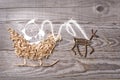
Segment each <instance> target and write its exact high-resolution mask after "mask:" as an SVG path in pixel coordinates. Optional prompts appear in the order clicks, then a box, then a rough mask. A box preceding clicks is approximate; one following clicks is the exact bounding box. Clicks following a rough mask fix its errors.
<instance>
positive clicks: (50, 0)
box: [0, 0, 120, 8]
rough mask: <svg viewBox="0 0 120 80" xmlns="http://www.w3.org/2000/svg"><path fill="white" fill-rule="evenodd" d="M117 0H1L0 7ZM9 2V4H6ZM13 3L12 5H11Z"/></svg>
mask: <svg viewBox="0 0 120 80" xmlns="http://www.w3.org/2000/svg"><path fill="white" fill-rule="evenodd" d="M119 2H120V1H119V0H114V1H113V0H106V1H104V0H85V1H84V0H75V1H74V0H65V1H64V0H44V1H43V0H34V1H33V0H1V1H0V7H1V8H16V7H49V8H50V7H77V6H81V7H89V6H92V5H95V3H96V4H98V3H101V4H102V3H109V4H112V5H116V4H118V3H119ZM8 4H9V5H8ZM13 4H14V5H13Z"/></svg>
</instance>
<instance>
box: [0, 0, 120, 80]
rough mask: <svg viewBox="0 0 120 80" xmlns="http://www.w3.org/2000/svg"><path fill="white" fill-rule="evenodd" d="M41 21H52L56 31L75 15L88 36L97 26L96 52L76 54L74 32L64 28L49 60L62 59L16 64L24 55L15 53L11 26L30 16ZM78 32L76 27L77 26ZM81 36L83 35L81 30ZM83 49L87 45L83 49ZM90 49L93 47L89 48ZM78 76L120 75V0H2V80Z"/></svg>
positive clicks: (71, 79) (67, 79)
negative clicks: (36, 64) (46, 64)
mask: <svg viewBox="0 0 120 80" xmlns="http://www.w3.org/2000/svg"><path fill="white" fill-rule="evenodd" d="M33 18H37V19H39V20H38V21H37V23H38V24H41V22H42V21H43V20H45V19H49V20H51V21H53V23H54V27H55V31H56V32H57V29H58V28H59V26H60V24H62V23H63V22H64V21H67V20H69V19H71V18H72V19H75V20H77V21H78V22H79V24H81V26H82V28H83V29H84V30H85V32H86V34H87V36H88V37H90V30H91V29H92V28H93V29H97V30H98V33H97V34H98V35H99V36H100V38H98V39H94V40H93V42H92V46H93V47H94V48H95V52H94V53H93V54H92V55H89V54H88V57H87V58H81V57H80V56H79V55H76V56H75V55H74V53H73V52H72V51H71V50H70V49H71V48H72V46H73V44H74V42H73V40H72V36H70V35H69V34H68V33H67V32H66V31H65V30H63V32H62V35H63V41H62V42H61V43H60V45H59V46H57V48H56V49H55V51H54V54H53V55H52V56H51V57H50V60H47V61H49V62H51V61H53V60H55V59H60V62H59V63H58V64H56V65H55V66H53V67H49V68H46V67H37V68H33V67H17V66H15V64H16V63H21V59H19V58H17V57H16V56H15V54H14V50H13V47H12V42H11V40H10V39H9V34H8V32H7V28H8V27H13V28H15V29H18V30H19V29H21V27H23V26H24V24H25V23H26V22H27V21H29V20H30V19H33ZM76 32H78V31H77V29H76ZM77 35H78V37H81V36H82V35H81V34H80V33H79V32H78V33H77ZM81 50H82V52H84V48H82V49H81ZM89 50H90V49H89ZM49 77H51V79H52V80H56V79H61V80H64V79H65V80H79V79H80V78H81V79H102V80H103V79H119V78H120V0H0V80H4V79H5V80H16V79H17V80H23V79H24V80H33V79H34V80H35V79H36V80H39V79H50V78H49Z"/></svg>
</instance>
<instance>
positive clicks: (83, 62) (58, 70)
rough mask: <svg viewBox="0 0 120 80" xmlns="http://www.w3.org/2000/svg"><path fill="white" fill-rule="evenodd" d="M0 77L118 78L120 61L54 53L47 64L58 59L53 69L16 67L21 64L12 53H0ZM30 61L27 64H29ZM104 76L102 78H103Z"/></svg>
mask: <svg viewBox="0 0 120 80" xmlns="http://www.w3.org/2000/svg"><path fill="white" fill-rule="evenodd" d="M0 53H1V54H0V71H1V73H0V77H9V78H10V77H11V78H12V77H18V78H19V77H22V78H27V77H28V78H30V77H36V78H37V77H43V78H45V77H46V78H47V77H56V78H57V77H58V78H63V79H64V78H65V77H66V78H75V79H79V78H81V79H82V78H83V79H92V78H94V79H97V78H102V79H106V78H116V79H117V78H120V75H119V74H120V69H119V67H120V64H119V61H120V59H108V58H104V59H101V58H100V59H91V58H80V57H75V56H73V55H72V54H69V53H72V52H68V51H55V52H54V54H53V55H52V56H51V57H50V59H49V60H47V61H48V62H51V61H53V60H55V59H59V60H60V62H59V63H57V64H56V65H55V66H53V67H47V68H46V67H36V68H34V67H17V66H15V64H16V63H22V61H21V59H20V58H18V57H16V56H15V54H14V52H13V51H1V52H0ZM30 63H31V61H30V62H29V64H30ZM103 75H104V77H103Z"/></svg>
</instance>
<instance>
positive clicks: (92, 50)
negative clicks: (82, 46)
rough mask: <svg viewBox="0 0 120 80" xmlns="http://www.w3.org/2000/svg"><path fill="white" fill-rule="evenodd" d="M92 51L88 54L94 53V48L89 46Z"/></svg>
mask: <svg viewBox="0 0 120 80" xmlns="http://www.w3.org/2000/svg"><path fill="white" fill-rule="evenodd" d="M90 47H91V49H92V51H91V52H90V54H92V53H93V52H94V48H93V47H92V46H90Z"/></svg>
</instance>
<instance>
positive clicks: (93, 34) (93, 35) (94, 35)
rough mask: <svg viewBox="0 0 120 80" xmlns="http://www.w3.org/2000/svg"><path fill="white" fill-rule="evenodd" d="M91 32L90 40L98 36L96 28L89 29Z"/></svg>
mask: <svg viewBox="0 0 120 80" xmlns="http://www.w3.org/2000/svg"><path fill="white" fill-rule="evenodd" d="M91 32H92V36H91V38H90V40H92V39H93V37H95V38H99V36H98V35H96V33H97V30H95V31H94V30H93V29H92V30H91Z"/></svg>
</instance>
